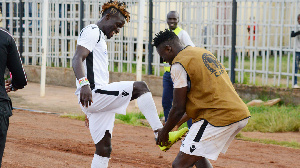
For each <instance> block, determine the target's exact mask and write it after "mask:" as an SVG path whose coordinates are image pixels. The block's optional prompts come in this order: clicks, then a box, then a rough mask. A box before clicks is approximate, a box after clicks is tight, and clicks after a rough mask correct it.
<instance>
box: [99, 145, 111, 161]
mask: <svg viewBox="0 0 300 168" xmlns="http://www.w3.org/2000/svg"><path fill="white" fill-rule="evenodd" d="M111 151H112V147H111V145H105V146H97V145H96V152H95V153H96V154H97V155H99V156H103V157H108V158H109V157H110V154H111Z"/></svg>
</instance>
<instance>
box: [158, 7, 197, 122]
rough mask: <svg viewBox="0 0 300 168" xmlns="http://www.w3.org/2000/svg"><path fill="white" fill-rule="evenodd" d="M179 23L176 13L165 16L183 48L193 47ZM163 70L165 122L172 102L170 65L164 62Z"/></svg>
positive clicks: (172, 12) (172, 88)
mask: <svg viewBox="0 0 300 168" xmlns="http://www.w3.org/2000/svg"><path fill="white" fill-rule="evenodd" d="M178 22H179V14H178V12H177V11H170V12H169V13H168V15H167V24H168V26H169V29H170V30H172V31H173V32H174V33H175V34H176V35H177V36H178V38H179V39H180V41H181V42H182V43H183V44H184V45H185V46H192V47H195V45H194V43H193V42H192V40H191V38H190V36H189V34H188V33H187V32H186V31H185V30H183V29H182V28H180V27H178V26H177V24H178ZM164 69H165V73H164V75H163V95H162V106H163V109H164V115H165V122H166V121H167V119H168V116H169V111H170V110H171V107H172V102H173V90H174V87H173V82H172V78H171V73H170V65H169V63H166V62H164ZM187 123H188V127H189V128H190V127H191V125H192V120H191V119H190V120H188V122H187Z"/></svg>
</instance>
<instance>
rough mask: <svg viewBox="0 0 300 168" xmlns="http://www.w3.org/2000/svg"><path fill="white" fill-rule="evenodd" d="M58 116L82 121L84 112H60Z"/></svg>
mask: <svg viewBox="0 0 300 168" xmlns="http://www.w3.org/2000/svg"><path fill="white" fill-rule="evenodd" d="M60 117H62V118H71V119H75V120H81V121H84V120H85V115H84V114H80V115H79V114H62V115H60Z"/></svg>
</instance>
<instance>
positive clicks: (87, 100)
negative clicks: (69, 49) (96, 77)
mask: <svg viewBox="0 0 300 168" xmlns="http://www.w3.org/2000/svg"><path fill="white" fill-rule="evenodd" d="M89 53H90V51H89V50H88V49H86V48H85V47H82V46H80V45H77V48H76V51H75V55H74V57H73V60H72V66H73V71H74V73H75V76H76V78H77V79H81V78H83V77H85V74H84V68H83V65H82V61H84V60H85V59H86V57H87V56H88V55H89ZM92 102H93V100H92V91H91V89H90V86H89V85H84V86H82V87H81V90H80V103H81V104H82V106H84V107H88V106H90V105H91V103H92Z"/></svg>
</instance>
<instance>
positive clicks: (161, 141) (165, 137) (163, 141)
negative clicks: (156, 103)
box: [156, 129, 170, 146]
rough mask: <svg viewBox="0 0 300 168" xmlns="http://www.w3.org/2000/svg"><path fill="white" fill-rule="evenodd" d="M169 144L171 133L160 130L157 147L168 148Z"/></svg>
mask: <svg viewBox="0 0 300 168" xmlns="http://www.w3.org/2000/svg"><path fill="white" fill-rule="evenodd" d="M169 144H170V142H169V133H168V132H167V133H164V132H163V131H162V129H158V136H157V139H156V145H159V146H168V145H169Z"/></svg>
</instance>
